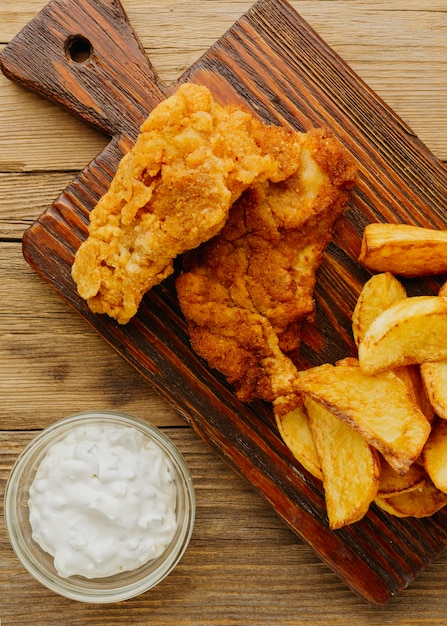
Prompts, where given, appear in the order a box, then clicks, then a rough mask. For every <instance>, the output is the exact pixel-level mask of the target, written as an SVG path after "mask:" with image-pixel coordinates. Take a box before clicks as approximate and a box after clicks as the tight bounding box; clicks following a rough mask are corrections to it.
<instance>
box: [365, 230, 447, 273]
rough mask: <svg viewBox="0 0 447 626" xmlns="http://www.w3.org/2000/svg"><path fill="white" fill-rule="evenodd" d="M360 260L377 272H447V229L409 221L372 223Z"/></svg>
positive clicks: (367, 231)
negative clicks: (407, 222)
mask: <svg viewBox="0 0 447 626" xmlns="http://www.w3.org/2000/svg"><path fill="white" fill-rule="evenodd" d="M358 260H359V263H360V264H361V265H363V266H364V267H366V268H367V269H369V270H372V271H374V272H386V271H388V272H392V273H393V274H397V275H398V276H408V277H414V276H428V275H434V274H444V272H447V231H444V230H434V229H430V228H420V227H418V226H410V225H407V224H368V226H366V228H365V230H364V232H363V239H362V246H361V250H360V256H359V259H358Z"/></svg>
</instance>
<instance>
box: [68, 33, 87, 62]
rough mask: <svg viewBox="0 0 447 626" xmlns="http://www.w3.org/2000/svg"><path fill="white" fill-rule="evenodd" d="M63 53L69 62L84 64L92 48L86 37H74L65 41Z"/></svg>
mask: <svg viewBox="0 0 447 626" xmlns="http://www.w3.org/2000/svg"><path fill="white" fill-rule="evenodd" d="M65 51H66V54H67V57H68V59H69V60H70V61H74V63H85V61H88V59H89V58H90V57H91V54H92V52H93V46H92V44H91V43H90V41H89V40H88V39H87V38H86V37H83V36H82V35H74V36H72V37H69V38H68V39H67V41H66V43H65Z"/></svg>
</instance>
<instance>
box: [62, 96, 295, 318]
mask: <svg viewBox="0 0 447 626" xmlns="http://www.w3.org/2000/svg"><path fill="white" fill-rule="evenodd" d="M298 138H299V134H298V133H292V132H291V131H287V130H285V129H283V128H280V127H276V126H266V125H265V124H263V123H261V122H260V121H259V120H257V119H256V118H254V117H253V116H252V115H251V114H250V113H248V112H246V111H242V110H241V109H238V108H234V107H232V108H230V107H222V106H220V105H218V104H217V103H216V102H215V101H214V100H213V98H212V96H211V94H210V92H209V90H208V89H206V88H205V87H201V86H198V85H193V84H185V85H183V86H181V87H179V89H178V90H177V92H176V93H175V94H174V95H173V96H171V97H170V98H168V99H166V100H165V101H163V102H161V103H160V104H159V105H158V106H157V107H156V108H155V109H154V110H153V111H152V113H151V114H150V115H149V117H148V119H147V120H146V121H145V122H144V124H143V125H142V127H141V132H140V135H139V136H138V139H137V141H136V144H135V146H134V147H133V148H132V150H131V151H130V152H129V153H128V154H126V155H125V156H124V157H123V159H122V161H121V163H120V165H119V168H118V170H117V172H116V175H115V177H114V178H113V180H112V183H111V186H110V189H109V190H108V192H107V193H106V194H105V195H104V196H103V197H102V198H101V199H100V200H99V202H98V204H97V206H96V207H95V208H94V209H93V211H92V212H91V214H90V225H89V236H88V239H87V240H86V241H85V242H84V243H83V244H82V245H81V246H80V248H79V250H78V252H77V254H76V258H75V262H74V265H73V268H72V276H73V279H74V280H75V282H76V283H77V289H78V292H79V294H80V295H81V297H83V298H84V299H86V300H87V301H88V304H89V307H90V308H91V310H92V311H94V312H96V313H107V314H108V315H110V316H111V317H114V318H116V319H117V320H118V322H120V323H123V324H124V323H126V322H128V321H129V319H130V318H131V317H132V316H133V315H134V314H135V313H136V311H137V309H138V306H139V303H140V301H141V298H142V297H143V295H144V293H145V292H146V291H148V290H149V289H150V288H151V287H153V286H154V285H156V284H158V283H160V282H161V281H162V280H163V279H164V278H166V277H167V276H168V275H169V274H170V273H171V272H172V271H173V263H172V261H173V259H174V258H175V257H176V256H177V255H178V254H180V253H182V252H184V251H185V250H190V249H192V248H195V247H197V246H198V245H199V244H200V243H201V242H204V241H207V240H209V239H210V238H211V237H213V236H214V235H215V234H216V233H217V232H219V230H220V229H221V228H222V227H223V225H224V224H225V221H226V219H227V216H228V210H229V208H230V206H231V205H232V204H233V202H234V201H235V200H237V199H238V198H239V196H240V195H241V193H242V192H243V191H244V190H245V189H247V187H248V186H249V185H251V184H253V183H259V182H261V181H265V180H272V181H280V180H283V179H284V178H286V177H288V176H289V175H290V174H291V173H293V172H294V171H295V170H296V167H297V162H298V155H299V142H298Z"/></svg>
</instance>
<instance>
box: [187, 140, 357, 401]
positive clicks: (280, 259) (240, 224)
mask: <svg viewBox="0 0 447 626" xmlns="http://www.w3.org/2000/svg"><path fill="white" fill-rule="evenodd" d="M300 143H301V150H300V159H299V168H298V170H297V171H296V173H294V174H293V175H291V176H290V177H288V178H287V179H286V180H285V181H283V182H277V183H273V182H264V183H259V184H256V185H253V186H252V187H251V188H250V189H249V190H247V191H245V192H244V194H243V195H242V196H241V197H240V199H239V200H238V201H237V202H236V203H235V204H234V206H233V208H232V209H231V211H230V214H229V218H228V220H227V223H226V225H225V227H224V228H223V229H222V231H221V232H220V233H219V234H218V235H217V236H216V237H214V238H213V239H212V240H211V241H209V242H208V243H206V244H203V245H202V246H200V248H198V249H197V250H196V251H193V252H190V253H188V254H187V255H185V260H184V268H185V271H184V273H183V274H181V275H180V276H179V277H178V279H177V281H176V288H177V293H178V297H179V301H180V305H181V308H182V311H183V313H184V315H185V318H186V320H187V322H188V329H189V333H190V337H191V342H192V346H193V348H194V350H195V351H196V352H197V353H198V354H199V355H201V356H202V357H203V358H204V359H206V361H207V362H208V363H209V365H210V366H211V367H212V368H215V369H217V370H219V371H220V372H222V373H223V374H224V375H225V376H226V378H227V379H228V381H229V382H230V383H231V384H232V385H234V387H235V389H236V393H237V396H238V397H239V398H240V399H241V400H242V401H245V402H248V401H250V400H253V399H254V398H261V399H263V400H266V401H269V402H274V401H275V400H278V399H279V398H282V400H281V404H282V406H283V408H284V410H286V408H287V403H288V402H290V404H291V405H292V406H293V404H295V405H296V397H295V396H296V392H295V390H294V381H295V380H296V376H297V372H296V369H295V366H294V365H293V363H292V361H291V359H290V358H289V357H288V356H287V354H288V353H290V352H291V351H292V350H295V349H297V347H298V345H299V340H300V325H301V324H302V322H303V321H304V320H308V319H310V318H312V315H313V313H314V307H315V304H314V299H313V290H314V286H315V279H316V270H317V268H318V266H319V265H320V263H321V260H322V256H323V252H324V250H325V248H326V246H327V244H328V243H329V241H330V239H331V237H332V228H333V225H334V222H335V220H336V219H337V217H338V216H339V215H340V214H341V213H342V211H343V210H344V208H345V206H346V203H347V200H348V197H349V192H350V190H351V189H352V187H353V186H354V184H355V180H356V176H357V168H356V165H355V162H354V161H353V159H352V158H351V157H350V155H349V154H348V152H347V151H346V150H345V149H344V148H343V147H342V146H341V144H340V143H339V142H338V141H337V140H336V139H335V138H334V136H333V135H332V134H331V133H330V132H329V131H327V130H323V129H317V130H313V131H309V132H308V133H306V134H303V135H302V136H301V138H300Z"/></svg>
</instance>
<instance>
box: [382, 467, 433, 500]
mask: <svg viewBox="0 0 447 626" xmlns="http://www.w3.org/2000/svg"><path fill="white" fill-rule="evenodd" d="M380 465H381V470H380V482H379V490H378V492H377V496H378V497H379V498H390V497H391V496H398V495H400V494H401V493H405V492H407V491H414V490H415V489H418V488H420V487H422V486H423V485H424V483H425V481H426V480H427V474H426V472H425V469H424V468H423V467H422V466H421V465H419V464H418V463H413V465H412V466H411V467H410V469H409V470H408V472H406V473H405V474H402V475H401V474H398V473H397V472H396V470H394V469H393V468H392V467H391V465H390V464H389V463H388V462H387V461H386V460H385V459H381V463H380Z"/></svg>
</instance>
